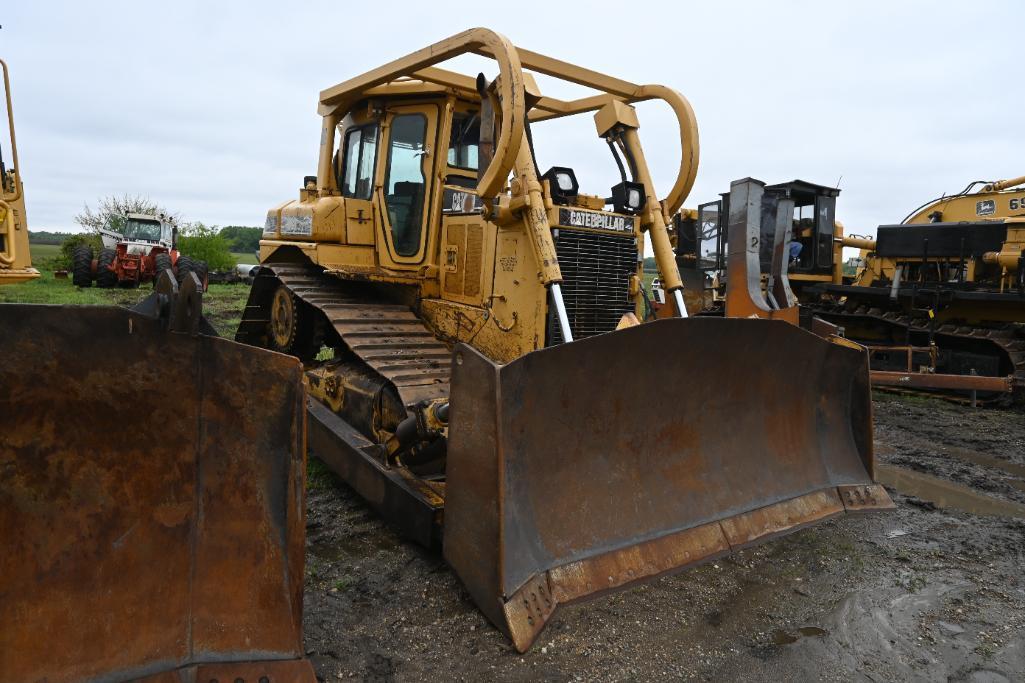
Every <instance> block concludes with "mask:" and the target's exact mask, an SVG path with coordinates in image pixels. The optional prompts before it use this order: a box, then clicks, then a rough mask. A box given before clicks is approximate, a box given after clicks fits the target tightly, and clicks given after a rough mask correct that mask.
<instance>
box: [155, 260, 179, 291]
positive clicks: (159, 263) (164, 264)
mask: <svg viewBox="0 0 1025 683" xmlns="http://www.w3.org/2000/svg"><path fill="white" fill-rule="evenodd" d="M153 267H154V268H155V269H156V270H155V272H154V273H153V287H156V286H157V280H159V279H160V274H161V273H163V272H164V271H165V270H168V269H170V270H171V272H174V266H173V265H172V264H171V255H170V254H157V255H156V256H154V257H153Z"/></svg>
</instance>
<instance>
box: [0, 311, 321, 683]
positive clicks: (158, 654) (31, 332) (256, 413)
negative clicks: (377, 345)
mask: <svg viewBox="0 0 1025 683" xmlns="http://www.w3.org/2000/svg"><path fill="white" fill-rule="evenodd" d="M154 296H158V295H156V294H155V295H154ZM166 326H167V323H166V321H162V320H161V319H159V318H153V317H149V316H146V315H143V314H141V313H138V312H133V311H129V310H126V309H121V308H114V307H92V306H36V305H19V304H7V305H3V306H0V415H2V416H3V420H2V423H3V424H2V426H0V529H2V530H3V532H2V533H3V547H4V551H3V553H0V576H2V577H3V579H2V581H0V615H3V617H2V618H3V621H4V626H3V628H0V680H3V681H41V680H45V681H48V682H50V683H57V682H61V681H124V680H134V679H139V678H142V679H145V680H151V681H161V682H168V683H170V682H173V681H195V680H202V681H209V680H221V681H232V680H238V679H243V680H246V681H254V682H255V681H263V680H267V681H313V680H314V676H313V670H312V667H311V666H310V663H309V662H308V661H307V660H304V659H303V658H302V657H303V649H302V595H303V593H302V590H303V545H304V540H305V528H304V523H305V511H304V484H305V435H306V432H305V430H306V424H305V391H304V388H303V384H302V370H301V367H300V365H299V363H298V361H296V360H295V359H293V358H291V357H288V356H283V355H280V354H275V353H272V352H269V351H263V350H259V349H254V348H251V347H247V346H244V345H242V344H236V343H235V342H231V341H227V340H224V339H218V338H213V337H208V336H204V335H189V334H177V333H172V332H168V331H166V330H165V327H166Z"/></svg>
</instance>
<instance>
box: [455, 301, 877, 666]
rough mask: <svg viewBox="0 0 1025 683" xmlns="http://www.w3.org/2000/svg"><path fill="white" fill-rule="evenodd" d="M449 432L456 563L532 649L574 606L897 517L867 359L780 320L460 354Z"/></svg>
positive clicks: (493, 614)
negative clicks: (779, 539)
mask: <svg viewBox="0 0 1025 683" xmlns="http://www.w3.org/2000/svg"><path fill="white" fill-rule="evenodd" d="M449 424H450V427H449V450H448V464H447V491H448V493H447V496H446V501H445V534H444V553H445V557H446V559H447V560H448V562H449V563H450V564H451V565H452V566H453V567H454V568H455V570H456V572H457V573H458V574H459V576H460V578H461V579H462V580H463V582H464V583H465V584H466V586H467V588H468V589H469V591H470V593H471V595H472V596H473V598H474V600H475V601H476V602H477V604H478V606H479V607H480V609H481V610H482V611H483V612H484V613H485V614H486V615H487V616H488V617H489V618H490V619H491V621H492V622H494V623H495V624H496V625H497V626H498V627H499V628H500V629H502V630H504V631H505V632H506V633H507V634H508V635H509V636H510V638H511V639H512V640H513V642H514V644H515V646H516V647H517V649H519V650H520V651H523V650H525V649H527V648H528V647H529V646H530V644H531V642H533V640H534V639H535V638H536V636H537V634H538V633H539V631H540V630H541V629H542V628H543V627H544V625H545V623H546V622H547V621H548V619H549V618H550V617H551V615H552V612H553V610H554V609H555V608H556V607H557V606H558V605H560V604H564V603H568V602H572V601H575V600H580V599H583V598H587V597H591V596H594V595H597V594H600V593H603V592H605V591H609V590H614V589H619V588H623V587H625V586H627V585H630V584H633V583H635V582H638V581H642V580H645V579H651V578H653V577H657V576H660V575H663V574H667V573H671V572H674V571H677V570H680V569H681V568H684V567H687V566H689V565H693V564H696V563H700V562H705V561H708V560H710V559H712V558H715V557H717V556H719V555H722V554H724V553H727V552H729V551H730V550H733V549H737V548H742V547H744V546H747V545H750V544H753V543H757V542H760V541H764V540H767V539H769V538H772V537H774V536H778V535H781V534H786V533H790V532H792V531H795V530H797V529H799V528H801V527H803V526H805V525H808V524H811V523H813V522H816V521H818V520H822V519H826V518H829V517H832V516H834V515H838V514H840V513H842V512H844V511H848V512H855V511H862V510H871V509H877V508H886V507H891V506H892V503H891V502H890V500H889V497H888V496H887V494H886V492H885V490H884V489H883V488H882V487H880V486H878V485H876V484H875V483H874V481H873V454H872V426H871V402H870V393H869V377H868V361H867V356H866V354H865V353H864V352H863V351H858V350H856V349H852V348H850V347H846V346H841V345H838V344H834V343H831V342H829V341H827V340H826V339H823V338H822V337H819V336H816V335H814V334H812V333H810V332H807V331H805V330H802V329H800V328H798V327H796V326H794V325H791V324H789V323H786V322H783V321H780V320H761V319H747V318H743V319H730V318H726V319H721V318H706V317H694V318H688V319H680V318H674V319H666V320H658V321H655V322H652V323H648V324H644V325H641V326H636V327H632V328H627V329H624V330H620V331H617V332H612V333H609V334H604V335H600V336H596V337H591V338H588V339H583V340H580V341H576V342H573V343H571V344H565V345H561V346H556V347H553V348H548V349H545V350H541V351H535V352H533V353H530V354H527V355H526V356H524V357H522V358H520V359H518V360H515V361H513V362H511V363H509V364H507V365H496V364H495V363H493V362H492V361H490V360H489V359H488V358H486V357H484V356H483V355H481V354H480V353H478V352H476V351H475V350H473V349H472V348H470V347H468V346H465V345H461V346H458V347H457V348H456V350H455V362H454V364H453V375H452V394H451V419H450V423H449Z"/></svg>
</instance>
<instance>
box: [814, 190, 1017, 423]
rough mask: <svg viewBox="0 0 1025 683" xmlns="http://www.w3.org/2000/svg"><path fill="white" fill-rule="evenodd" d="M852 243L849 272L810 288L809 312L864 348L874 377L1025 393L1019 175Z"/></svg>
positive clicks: (929, 386)
mask: <svg viewBox="0 0 1025 683" xmlns="http://www.w3.org/2000/svg"><path fill="white" fill-rule="evenodd" d="M851 246H857V247H859V248H861V253H860V256H859V261H860V264H861V266H860V268H859V270H858V272H857V273H856V275H855V276H854V277H853V278H852V281H851V282H849V283H838V282H833V283H831V284H827V285H823V286H821V287H819V288H817V289H818V291H819V292H820V293H821V296H820V297H819V298H818V301H817V302H816V303H815V308H816V314H817V315H819V316H821V317H823V318H825V319H827V320H830V321H831V322H833V323H835V324H837V325H840V326H842V327H843V328H844V330H845V334H846V336H848V337H850V338H852V339H856V340H858V341H861V342H863V343H865V344H867V345H869V346H871V347H872V348H873V350H874V351H873V357H872V363H873V381H874V382H875V383H877V384H878V383H880V382H881V381H884V382H886V383H887V384H888V385H891V386H898V387H902V388H906V389H912V390H914V389H918V390H927V391H937V390H939V391H945V392H948V393H949V392H952V394H953V396H955V397H960V398H962V399H964V398H966V397H967V396H968V395H969V394H971V392H975V393H974V394H971V395H977V396H978V397H979V398H980V399H985V400H991V401H996V402H1001V403H1005V402H1006V401H1007V399H1008V398H1009V397H1012V396H1016V397H1019V398H1020V397H1021V396H1022V395H1023V394H1025V176H1022V177H1019V178H1012V179H1010V180H998V181H976V182H974V183H971V184H969V185H968V186H967V187H966V188H965V189H964V190H962V191H961V192H958V193H956V194H953V195H949V196H944V197H940V198H938V199H935V200H932V201H930V202H927V203H926V204H924V205H922V206H920V207H919V208H917V209H915V210H914V211H912V212H911V213H910V214H909V215H908V216H907V217H906V218H905V219H904V220H903V221H902V222H901V223H900V224H897V225H881V226H879V228H878V231H877V234H876V238H875V239H865V240H860V241H859V242H858V243H856V244H852V245H851ZM877 368H878V370H877Z"/></svg>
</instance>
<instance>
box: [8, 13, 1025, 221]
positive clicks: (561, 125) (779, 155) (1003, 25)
mask: <svg viewBox="0 0 1025 683" xmlns="http://www.w3.org/2000/svg"><path fill="white" fill-rule="evenodd" d="M4 5H5V6H4V7H3V9H2V10H0V24H2V25H3V28H2V30H0V57H2V58H3V59H4V60H6V61H7V62H8V64H9V66H10V69H11V77H12V82H13V95H14V113H15V119H16V125H17V132H18V141H19V152H20V157H21V165H22V172H23V176H24V180H25V185H26V195H27V200H28V219H29V224H30V226H31V228H32V229H35V230H42V229H49V230H68V229H73V228H74V223H73V217H74V215H75V214H76V213H77V212H78V211H79V210H80V209H81V208H82V205H83V203H85V202H90V203H93V202H95V201H96V199H97V198H98V197H101V196H104V195H107V194H112V193H131V194H142V195H147V196H149V197H151V198H152V199H154V200H157V201H158V202H160V203H162V204H164V205H165V206H167V207H168V208H170V209H172V210H175V211H178V212H180V213H181V214H182V215H183V217H184V218H185V219H187V220H200V221H203V222H205V223H207V224H214V225H232V224H241V225H262V223H263V219H264V216H265V214H266V211H267V209H268V208H269V207H271V206H273V205H275V204H278V203H280V202H281V201H284V200H286V199H290V198H294V197H295V196H296V193H297V191H298V188H299V186H300V183H301V180H302V177H303V176H304V175H307V174H314V173H316V161H317V142H318V137H319V121H318V118H317V115H316V102H317V94H318V93H319V91H320V90H321V89H323V88H325V87H327V86H330V85H333V84H334V83H337V82H339V81H342V80H345V79H347V78H349V77H352V76H354V75H357V74H359V73H362V72H363V71H366V70H368V69H370V68H372V67H374V66H377V65H378V64H381V63H383V62H385V61H388V60H391V59H394V58H396V57H399V56H402V55H404V54H407V53H409V52H412V51H413V50H415V49H418V48H420V47H423V46H425V45H427V44H429V43H431V42H434V41H437V40H440V39H442V38H445V37H447V36H449V35H451V34H454V33H457V32H459V31H461V30H463V29H466V28H469V27H472V26H488V27H489V28H493V29H495V30H497V31H499V32H501V33H504V34H505V35H506V36H508V37H509V38H510V39H511V40H512V41H513V42H514V43H516V44H518V45H520V46H522V47H524V48H529V49H532V50H535V51H538V52H542V53H545V54H549V55H551V56H553V57H558V58H560V59H564V60H567V61H571V62H575V63H578V64H580V65H582V66H587V67H589V68H592V69H595V70H598V71H604V72H606V73H609V74H611V75H614V76H618V77H621V78H625V79H628V80H631V81H634V82H638V83H662V84H665V85H668V86H670V87H673V88H675V89H677V90H679V91H680V92H682V93H683V94H684V95H685V96H686V97H687V98H688V99H689V100H690V101H691V103H692V104H693V106H694V109H695V111H696V113H697V118H698V126H699V129H700V137H701V165H700V169H699V171H698V177H697V183H696V185H695V186H694V190H693V191H692V192H691V195H690V197H689V198H688V200H687V202H686V206H690V207H694V206H696V205H697V204H698V203H700V202H704V201H708V200H710V199H714V198H716V196H717V195H718V193H719V192H723V191H726V190H727V189H728V188H729V183H730V181H731V180H733V179H736V178H741V177H745V176H753V177H756V178H759V179H762V180H765V181H767V182H770V183H771V182H781V181H784V180H790V179H793V178H801V179H805V180H810V181H812V182H817V183H821V184H826V185H835V184H836V183H837V182H838V181H839V183H840V188H841V189H842V194H841V195H840V198H839V204H838V211H837V214H838V217H839V218H840V219H841V220H842V221H844V223H845V224H846V225H847V226H848V231H849V232H855V233H872V232H874V228H875V226H876V225H878V224H880V223H887V222H897V221H899V220H900V219H902V218H903V217H904V215H905V214H906V213H908V212H909V211H910V210H911V209H913V208H915V207H916V206H917V205H919V204H921V203H923V202H925V201H926V200H928V199H930V198H932V197H934V196H937V195H939V194H941V193H944V192H947V193H950V192H955V191H957V190H960V189H961V188H962V187H963V186H964V185H966V184H967V183H968V182H969V181H972V180H976V179H996V178H1006V177H1011V176H1016V175H1021V174H1023V173H1025V158H1023V157H1025V154H1023V153H1022V152H1023V146H1025V137H1023V135H1022V133H1021V125H1020V123H1021V121H1022V119H1023V117H1025V106H1023V105H1025V79H1023V78H1022V76H1021V75H1020V74H1017V75H1016V72H1017V71H1019V70H1018V69H1017V68H1016V65H1017V64H1018V61H1019V59H1020V55H1021V48H1020V46H1021V44H1022V40H1023V25H1025V24H1023V22H1022V20H1021V16H1022V12H1021V9H1022V5H1021V3H1016V2H988V3H986V6H985V11H984V12H971V11H970V9H971V5H966V4H965V3H964V2H957V3H953V2H951V3H944V2H937V1H933V2H897V1H894V0H890V1H889V2H857V3H853V2H852V3H839V2H828V3H827V2H799V3H798V2H795V3H789V4H788V3H784V2H704V3H688V2H665V3H646V2H640V1H638V0H630V1H629V2H623V1H620V2H590V3H578V2H558V1H557V0H547V1H545V2H537V3H532V2H524V1H521V2H518V3H494V4H493V3H487V2H460V3H445V2H427V1H421V2H394V1H392V2H360V3H346V2H312V1H307V2H303V3H284V2H266V3H263V2H238V3H229V2H219V3H214V2H209V1H208V2H185V1H181V0H177V1H175V2H166V3H159V4H157V3H147V2H123V3H121V2H88V3H84V2H66V3H61V2H44V1H40V0H35V1H33V2H20V3H14V2H13V1H12V2H7V3H4ZM12 6H13V7H12ZM528 7H534V8H535V11H532V12H529V13H528V12H526V11H524V12H522V13H521V12H520V11H519V10H520V9H521V8H528ZM453 66H457V67H461V68H464V69H465V70H466V71H467V72H468V73H471V74H474V75H475V74H476V72H477V71H478V70H481V69H484V70H485V71H486V72H488V73H489V75H492V76H493V75H494V69H493V68H492V67H491V66H490V65H489V64H488V63H487V62H485V61H484V60H477V59H476V58H464V59H462V60H460V61H459V62H458V63H456V64H453ZM539 82H540V84H541V87H542V90H544V91H545V92H546V93H548V94H551V95H555V96H560V97H562V96H574V95H579V94H586V93H582V92H580V90H579V89H576V88H574V87H573V86H569V87H565V86H562V85H561V84H558V83H555V82H552V81H549V80H545V79H539ZM639 110H640V116H641V138H642V141H643V143H644V145H645V148H646V151H647V155H648V158H649V163H650V165H651V167H652V171H653V173H654V175H655V182H656V184H657V185H659V187H661V188H662V191H663V193H664V192H665V191H667V190H668V188H669V186H670V184H671V182H672V180H673V178H674V177H675V169H676V165H677V163H678V154H679V144H678V142H677V140H676V132H675V128H674V119H673V117H672V114H671V113H670V112H669V110H668V108H665V107H664V106H663V105H659V104H642V105H640V106H639ZM535 135H536V142H537V147H538V156H539V161H540V165H541V166H542V169H543V168H545V167H547V166H550V165H556V164H558V165H563V166H566V165H568V166H573V167H574V168H576V169H577V172H578V176H579V178H580V180H581V185H582V187H581V190H582V191H585V192H590V193H594V194H605V193H607V189H608V187H609V186H610V185H612V184H613V183H614V182H615V181H616V179H617V172H616V169H615V166H614V164H613V161H612V159H611V157H610V155H609V153H608V149H607V148H606V147H605V146H604V144H603V143H602V142H601V141H600V140H598V138H597V137H596V135H595V131H594V125H593V123H592V121H591V117H590V116H589V115H585V116H580V117H576V118H575V119H569V120H566V121H561V122H552V123H549V124H544V125H539V126H538V127H537V130H536V131H535ZM841 178H842V179H841Z"/></svg>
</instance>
